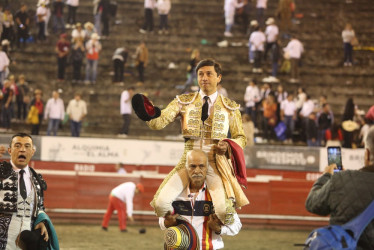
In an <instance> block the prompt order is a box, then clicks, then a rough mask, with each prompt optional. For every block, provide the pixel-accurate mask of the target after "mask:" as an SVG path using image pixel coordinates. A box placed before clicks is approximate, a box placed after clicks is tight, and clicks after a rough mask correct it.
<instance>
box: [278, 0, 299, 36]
mask: <svg viewBox="0 0 374 250" xmlns="http://www.w3.org/2000/svg"><path fill="white" fill-rule="evenodd" d="M294 8H295V3H294V2H293V0H280V1H279V3H278V8H277V11H276V16H277V17H278V18H279V19H280V29H281V30H282V31H283V32H285V33H288V32H289V30H290V28H291V18H292V12H293V9H294Z"/></svg>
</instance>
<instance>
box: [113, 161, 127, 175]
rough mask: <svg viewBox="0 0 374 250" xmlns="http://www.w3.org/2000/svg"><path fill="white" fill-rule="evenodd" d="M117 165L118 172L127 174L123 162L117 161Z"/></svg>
mask: <svg viewBox="0 0 374 250" xmlns="http://www.w3.org/2000/svg"><path fill="white" fill-rule="evenodd" d="M115 167H116V171H117V174H121V175H126V174H127V171H126V169H125V166H124V165H123V163H117V164H116V166H115Z"/></svg>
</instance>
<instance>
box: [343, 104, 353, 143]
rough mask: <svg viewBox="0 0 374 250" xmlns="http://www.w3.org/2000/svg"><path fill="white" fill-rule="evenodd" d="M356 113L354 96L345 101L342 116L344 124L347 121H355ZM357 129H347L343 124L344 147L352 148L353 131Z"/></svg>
mask: <svg viewBox="0 0 374 250" xmlns="http://www.w3.org/2000/svg"><path fill="white" fill-rule="evenodd" d="M355 113H356V106H355V104H354V102H353V98H348V100H347V102H346V103H345V107H344V113H343V117H342V124H343V123H344V122H345V121H351V122H353V119H354V116H355ZM354 130H355V129H353V130H351V129H347V128H345V126H343V139H344V143H343V147H344V148H352V142H353V131H354Z"/></svg>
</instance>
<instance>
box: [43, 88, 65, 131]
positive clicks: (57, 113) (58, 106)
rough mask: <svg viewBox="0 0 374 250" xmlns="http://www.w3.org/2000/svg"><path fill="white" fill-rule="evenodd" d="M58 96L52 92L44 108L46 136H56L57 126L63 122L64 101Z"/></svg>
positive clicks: (55, 92)
mask: <svg viewBox="0 0 374 250" xmlns="http://www.w3.org/2000/svg"><path fill="white" fill-rule="evenodd" d="M59 96H60V94H59V93H58V92H57V91H53V92H52V98H50V99H49V100H48V102H47V105H46V106H45V110H44V119H45V120H48V128H47V135H48V136H49V135H51V132H53V135H54V136H56V135H57V130H58V126H59V125H60V122H61V121H62V120H64V117H65V108H64V101H63V100H62V99H61V98H60V97H59Z"/></svg>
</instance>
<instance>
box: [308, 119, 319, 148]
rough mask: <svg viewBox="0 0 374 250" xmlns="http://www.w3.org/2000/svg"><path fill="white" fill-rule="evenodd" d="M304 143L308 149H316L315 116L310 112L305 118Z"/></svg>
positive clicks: (316, 129) (316, 131)
mask: <svg viewBox="0 0 374 250" xmlns="http://www.w3.org/2000/svg"><path fill="white" fill-rule="evenodd" d="M306 119H307V120H306V127H305V128H306V142H307V145H308V147H318V146H319V145H318V140H317V139H318V128H317V124H316V114H315V113H314V112H311V113H310V114H309V116H308V117H307V118H306Z"/></svg>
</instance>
